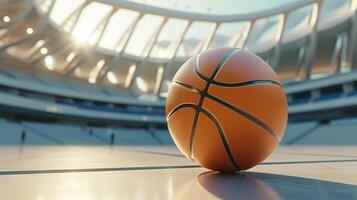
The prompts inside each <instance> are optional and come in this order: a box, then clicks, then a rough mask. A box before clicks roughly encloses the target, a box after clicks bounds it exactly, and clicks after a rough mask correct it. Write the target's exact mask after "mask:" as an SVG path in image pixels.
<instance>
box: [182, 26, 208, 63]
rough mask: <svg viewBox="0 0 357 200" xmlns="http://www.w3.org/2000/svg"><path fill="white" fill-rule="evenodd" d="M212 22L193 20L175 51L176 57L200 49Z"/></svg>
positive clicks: (188, 54)
mask: <svg viewBox="0 0 357 200" xmlns="http://www.w3.org/2000/svg"><path fill="white" fill-rule="evenodd" d="M213 25H214V24H213V23H207V22H194V23H193V24H192V25H191V27H190V28H189V29H188V31H187V33H186V35H185V37H184V40H183V42H182V44H181V45H180V47H179V50H178V52H177V56H178V57H189V56H191V55H193V54H195V53H197V52H198V51H200V49H201V47H202V45H203V43H204V41H205V39H206V38H207V36H208V34H209V33H210V31H211V30H212V27H213Z"/></svg>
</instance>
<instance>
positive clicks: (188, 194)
mask: <svg viewBox="0 0 357 200" xmlns="http://www.w3.org/2000/svg"><path fill="white" fill-rule="evenodd" d="M202 4H203V3H202V2H199V1H188V0H185V1H177V0H171V1H166V0H160V1H153V0H146V1H144V0H1V1H0V129H1V132H0V194H1V196H2V197H3V198H4V199H5V198H6V199H36V200H47V199H357V173H356V169H357V146H356V145H357V133H356V132H354V131H357V72H356V71H355V69H357V1H356V0H289V1H283V0H280V1H274V3H273V2H272V1H268V0H255V1H251V2H250V3H248V2H247V1H243V0H239V1H230V0H224V1H218V0H210V1H207V4H206V5H202ZM220 47H233V48H237V49H242V50H247V51H250V52H253V53H254V54H256V55H258V56H259V57H260V58H261V59H263V60H264V61H265V62H266V63H268V64H269V65H270V66H271V67H272V68H273V69H274V71H275V72H276V74H277V75H278V76H279V78H280V79H281V82H282V86H283V88H284V90H285V93H286V97H287V101H288V124H287V128H286V132H285V135H284V137H283V138H282V140H281V141H280V145H279V147H278V148H277V149H276V150H275V151H274V152H273V154H272V155H271V156H269V158H268V159H266V160H265V161H263V162H262V163H261V164H259V165H257V166H256V167H254V168H252V169H249V170H248V171H246V172H242V173H236V174H224V173H223V174H218V173H215V172H212V171H209V170H207V169H205V168H203V167H201V166H200V165H198V164H196V163H195V162H192V161H190V160H189V159H187V158H186V157H185V156H184V155H182V153H181V152H180V150H179V149H178V148H177V147H176V145H175V143H174V141H173V139H172V137H171V135H170V132H169V130H168V128H167V118H166V116H165V105H166V98H167V97H168V93H169V88H170V85H171V83H172V80H173V78H174V76H175V74H176V72H177V71H178V70H179V69H180V67H181V66H182V65H183V64H184V63H185V62H186V61H187V60H188V59H189V58H190V57H192V56H195V55H197V54H200V53H202V52H205V51H207V50H211V49H215V48H220ZM262 101H263V99H262ZM237 128H238V129H239V125H237ZM207 148H209V147H207ZM217 159H218V158H217Z"/></svg>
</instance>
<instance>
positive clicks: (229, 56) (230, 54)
mask: <svg viewBox="0 0 357 200" xmlns="http://www.w3.org/2000/svg"><path fill="white" fill-rule="evenodd" d="M238 50H239V49H234V50H232V51H231V52H229V53H228V54H227V55H226V56H225V57H224V58H223V59H222V60H221V61H220V62H219V63H218V66H217V67H216V69H215V71H214V72H213V74H212V75H211V77H210V78H209V79H208V80H207V78H206V77H204V78H203V75H202V74H201V75H200V73H199V71H196V70H199V69H198V65H199V58H200V54H198V55H197V57H196V62H194V66H193V67H194V71H196V73H197V74H198V75H199V76H202V78H203V79H204V80H206V82H207V83H206V86H205V88H204V90H203V91H202V93H201V94H200V95H201V97H200V101H199V102H198V104H197V107H196V112H195V116H194V119H193V125H192V129H191V134H190V146H189V152H188V153H189V156H190V158H191V159H192V160H193V155H192V153H193V150H192V148H193V142H194V136H195V130H196V127H197V122H198V117H199V114H200V113H201V111H202V110H203V108H202V104H203V100H204V98H205V97H206V95H207V92H208V89H209V87H210V85H211V83H212V81H213V80H214V78H215V77H216V75H217V73H218V72H219V70H220V69H221V68H222V67H223V66H224V64H226V62H227V61H228V60H229V59H230V58H231V57H232V56H233V55H234V54H235V53H236V52H237V51H238ZM222 131H223V130H222ZM223 136H224V134H223ZM224 137H225V136H224ZM227 145H228V147H229V144H228V143H227ZM224 147H225V151H226V153H227V155H228V156H229V151H230V150H229V149H227V148H226V146H224ZM233 159H234V158H233ZM231 163H232V165H233V166H234V167H235V168H236V170H239V169H240V168H239V167H238V165H237V163H236V161H235V162H231Z"/></svg>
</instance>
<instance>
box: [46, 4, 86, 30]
mask: <svg viewBox="0 0 357 200" xmlns="http://www.w3.org/2000/svg"><path fill="white" fill-rule="evenodd" d="M83 3H84V0H76V1H73V0H57V1H56V2H55V5H54V6H53V9H52V12H51V14H50V18H51V19H52V20H53V21H54V22H55V23H56V24H58V25H60V24H62V23H63V22H64V20H65V19H66V18H67V17H68V16H69V15H71V14H72V13H73V12H74V11H75V10H76V9H77V8H78V7H79V6H80V5H82V4H83Z"/></svg>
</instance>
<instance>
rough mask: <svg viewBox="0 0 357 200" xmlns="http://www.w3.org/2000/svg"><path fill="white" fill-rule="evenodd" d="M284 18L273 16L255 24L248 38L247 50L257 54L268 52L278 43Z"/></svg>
mask: <svg viewBox="0 0 357 200" xmlns="http://www.w3.org/2000/svg"><path fill="white" fill-rule="evenodd" d="M281 20H282V16H281V15H277V16H272V17H269V18H264V19H259V20H257V21H256V22H255V24H254V26H253V28H252V30H251V33H250V35H249V38H248V43H247V48H248V49H249V50H250V51H253V52H255V53H260V52H264V51H267V50H269V49H271V48H272V47H274V45H275V44H276V43H277V39H278V38H277V37H278V30H279V27H280V25H281V22H282V21H281Z"/></svg>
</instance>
